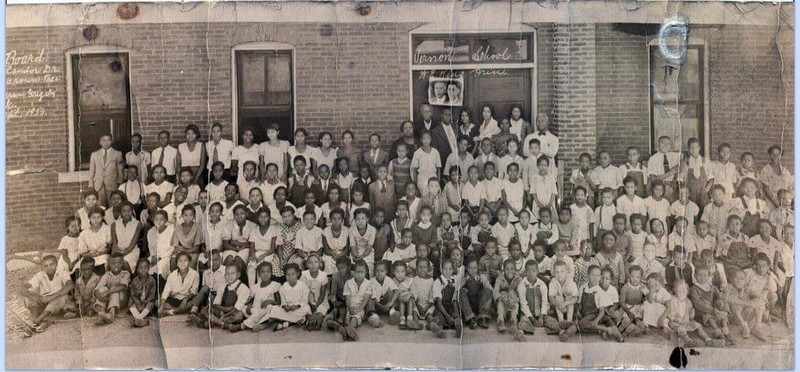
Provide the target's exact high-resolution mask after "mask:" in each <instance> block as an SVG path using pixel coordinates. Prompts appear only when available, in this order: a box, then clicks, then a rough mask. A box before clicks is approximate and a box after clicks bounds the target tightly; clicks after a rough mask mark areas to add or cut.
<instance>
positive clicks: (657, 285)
mask: <svg viewBox="0 0 800 372" xmlns="http://www.w3.org/2000/svg"><path fill="white" fill-rule="evenodd" d="M645 280H646V281H647V288H645V289H644V290H643V292H644V294H645V301H644V303H643V304H642V320H643V322H644V330H643V332H649V327H655V328H663V327H664V322H665V321H666V316H667V306H666V303H667V301H669V299H670V298H672V295H670V294H669V291H667V289H666V288H664V278H663V277H662V276H660V275H659V274H658V273H652V274H650V275H648V276H647V277H646V278H645Z"/></svg>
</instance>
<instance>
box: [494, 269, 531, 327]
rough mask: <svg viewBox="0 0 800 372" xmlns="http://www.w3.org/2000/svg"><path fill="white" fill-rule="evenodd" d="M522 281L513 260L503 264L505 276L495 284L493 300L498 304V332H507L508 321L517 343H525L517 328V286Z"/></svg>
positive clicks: (499, 278) (518, 302)
mask: <svg viewBox="0 0 800 372" xmlns="http://www.w3.org/2000/svg"><path fill="white" fill-rule="evenodd" d="M521 282H522V279H521V278H520V276H519V275H518V274H517V268H516V265H515V264H514V261H513V260H510V259H508V260H505V262H503V275H502V276H500V277H498V278H497V280H496V281H495V282H494V291H493V296H492V297H493V298H494V301H495V303H496V304H497V332H499V333H503V332H505V331H506V319H508V322H509V324H510V326H509V327H508V329H509V330H510V331H511V334H512V335H513V336H514V338H515V339H516V340H517V341H525V335H523V334H522V332H521V331H520V330H519V328H517V324H518V323H519V321H518V315H519V304H520V301H519V297H518V296H517V286H518V285H519V283H521Z"/></svg>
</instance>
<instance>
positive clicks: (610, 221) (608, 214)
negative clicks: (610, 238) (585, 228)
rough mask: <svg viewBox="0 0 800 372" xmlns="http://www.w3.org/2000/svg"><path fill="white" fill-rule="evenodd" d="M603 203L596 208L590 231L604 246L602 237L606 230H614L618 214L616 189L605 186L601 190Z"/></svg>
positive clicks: (598, 243) (599, 243) (598, 242)
mask: <svg viewBox="0 0 800 372" xmlns="http://www.w3.org/2000/svg"><path fill="white" fill-rule="evenodd" d="M600 198H601V204H600V206H599V207H597V208H595V210H594V213H593V214H592V218H591V220H589V222H590V224H591V226H592V227H590V229H589V230H590V231H591V232H593V233H594V237H595V239H597V245H599V246H602V239H603V236H604V235H605V233H606V232H611V231H612V230H614V216H615V215H616V214H617V207H615V206H614V190H612V189H610V188H604V189H602V190H600Z"/></svg>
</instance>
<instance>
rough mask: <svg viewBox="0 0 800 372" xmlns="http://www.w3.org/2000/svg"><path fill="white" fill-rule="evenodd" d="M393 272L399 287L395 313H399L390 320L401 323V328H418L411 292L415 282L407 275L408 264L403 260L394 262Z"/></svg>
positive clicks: (396, 284) (395, 283)
mask: <svg viewBox="0 0 800 372" xmlns="http://www.w3.org/2000/svg"><path fill="white" fill-rule="evenodd" d="M392 272H394V278H392V279H393V280H394V285H395V287H397V302H396V303H395V310H397V312H396V313H395V314H397V315H396V319H394V318H392V319H390V321H391V322H392V323H393V324H394V323H397V324H399V326H400V329H403V328H411V329H416V328H417V327H418V326H419V324H417V323H416V322H415V318H414V316H413V314H414V311H413V309H414V294H413V293H412V292H411V285H412V284H414V280H413V279H412V278H411V277H408V276H406V265H405V264H404V263H402V262H395V263H394V264H392ZM409 323H410V324H409ZM420 329H421V328H420Z"/></svg>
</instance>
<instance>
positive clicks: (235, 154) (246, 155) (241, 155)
mask: <svg viewBox="0 0 800 372" xmlns="http://www.w3.org/2000/svg"><path fill="white" fill-rule="evenodd" d="M260 156H261V149H260V148H259V147H258V145H256V144H254V145H253V146H250V148H249V149H248V148H247V147H244V146H242V145H239V146H236V148H235V149H233V151H232V152H231V160H236V166H237V168H238V171H239V173H238V180H239V181H241V180H242V179H244V163H246V162H248V161H252V162H254V163H256V174H258V163H259V157H260ZM240 191H241V190H240ZM248 191H249V190H248Z"/></svg>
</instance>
